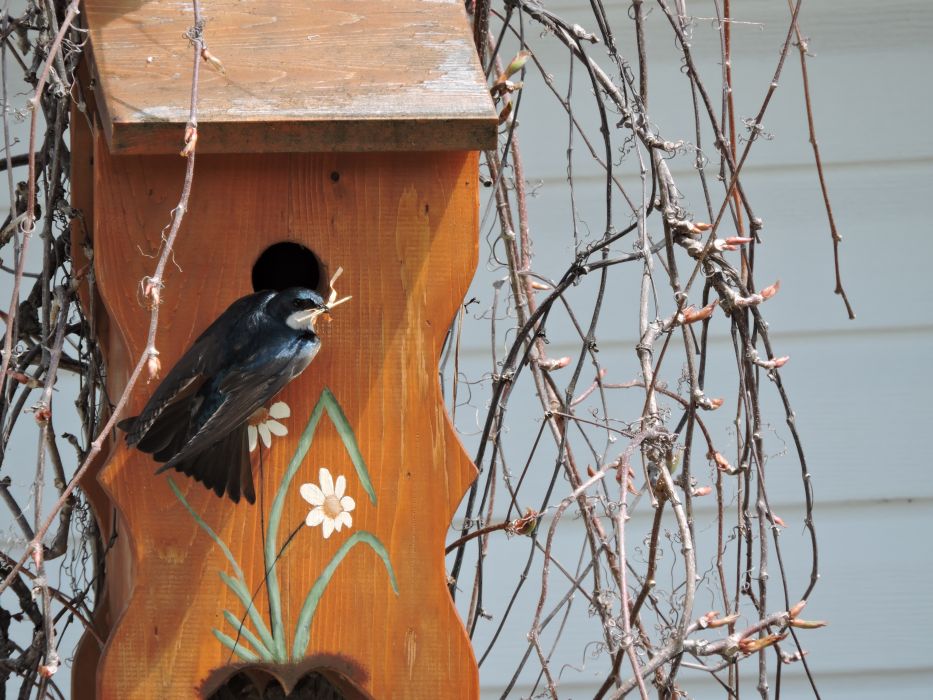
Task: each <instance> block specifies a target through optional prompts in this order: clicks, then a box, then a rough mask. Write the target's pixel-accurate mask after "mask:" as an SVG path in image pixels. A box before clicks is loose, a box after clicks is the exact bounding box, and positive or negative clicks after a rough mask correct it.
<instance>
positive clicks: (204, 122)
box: [84, 0, 497, 154]
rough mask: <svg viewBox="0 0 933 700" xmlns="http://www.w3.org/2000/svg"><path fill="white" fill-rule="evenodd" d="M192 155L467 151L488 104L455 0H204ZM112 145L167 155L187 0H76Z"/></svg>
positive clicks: (181, 102)
mask: <svg viewBox="0 0 933 700" xmlns="http://www.w3.org/2000/svg"><path fill="white" fill-rule="evenodd" d="M201 5H202V8H203V9H202V12H203V15H204V17H205V19H206V24H205V27H204V36H205V39H206V41H207V44H208V48H209V50H210V52H211V53H212V54H213V55H215V56H216V57H217V58H218V59H220V60H221V62H222V64H223V67H224V70H225V73H224V74H221V73H220V72H219V71H217V70H212V69H211V68H210V67H209V66H208V65H207V64H205V63H202V70H201V82H200V95H199V101H198V124H199V127H198V128H199V136H200V138H199V140H198V153H201V154H203V153H244V152H269V151H287V152H310V151H322V152H327V151H395V150H418V151H426V150H479V149H484V148H490V147H493V146H494V145H495V141H496V123H497V121H496V114H495V111H494V109H493V105H492V101H491V99H490V96H489V91H488V89H487V87H486V81H485V79H484V77H483V74H482V70H481V68H480V66H479V61H478V59H477V57H476V52H475V50H474V48H473V40H472V38H471V33H470V30H469V27H468V24H467V18H466V14H465V11H464V8H463V2H462V0H275V1H272V0H210V1H205V2H202V3H201ZM84 9H85V14H86V18H87V19H86V21H87V26H88V28H89V29H90V53H91V55H92V58H93V62H94V75H95V79H96V81H97V83H98V86H99V90H100V93H101V94H102V99H101V100H100V108H101V112H102V122H103V127H104V131H105V133H106V136H107V140H108V143H109V144H110V149H111V152H113V153H170V152H177V151H178V150H179V148H180V146H179V141H180V138H179V134H180V133H181V127H183V125H184V124H185V122H186V121H187V119H188V108H189V104H190V91H191V71H192V50H191V47H190V45H189V43H188V42H187V41H186V40H185V39H184V38H183V34H184V33H185V32H186V31H187V30H188V29H189V28H190V27H191V25H192V23H193V20H192V14H191V3H190V2H182V1H179V0H143V1H140V0H85V2H84Z"/></svg>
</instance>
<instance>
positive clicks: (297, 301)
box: [292, 299, 303, 309]
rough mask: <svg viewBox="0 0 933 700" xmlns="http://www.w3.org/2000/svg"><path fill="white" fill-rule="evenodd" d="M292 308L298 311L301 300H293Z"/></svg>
mask: <svg viewBox="0 0 933 700" xmlns="http://www.w3.org/2000/svg"><path fill="white" fill-rule="evenodd" d="M292 306H293V307H294V308H296V309H300V308H301V307H302V306H303V304H302V303H301V299H293V300H292Z"/></svg>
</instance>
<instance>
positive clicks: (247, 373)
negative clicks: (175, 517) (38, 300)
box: [119, 272, 346, 503]
mask: <svg viewBox="0 0 933 700" xmlns="http://www.w3.org/2000/svg"><path fill="white" fill-rule="evenodd" d="M338 274H339V272H338ZM336 277H337V275H334V279H336ZM331 285H332V288H333V280H331ZM335 298H336V292H332V293H331V296H330V299H329V300H328V302H325V301H324V299H323V298H322V297H321V296H320V295H319V294H318V293H317V292H314V291H312V290H310V289H304V288H302V287H291V288H289V289H285V290H283V291H278V292H276V291H265V292H258V293H256V294H250V295H249V296H245V297H243V298H241V299H237V300H236V301H235V302H233V303H232V304H231V305H230V308H228V309H227V310H226V311H224V312H223V313H222V314H221V315H220V317H219V318H218V319H217V320H216V321H214V322H213V323H212V324H211V325H210V326H209V327H208V329H207V330H206V331H204V332H203V333H202V334H201V335H200V337H198V339H197V340H195V341H194V344H193V345H192V346H191V347H190V348H189V349H188V351H187V352H185V354H184V355H182V357H181V359H180V360H179V361H178V363H177V364H176V365H175V366H174V367H173V368H172V371H171V372H169V373H168V376H166V377H165V379H164V380H163V381H162V383H161V384H160V385H159V387H158V388H157V389H156V390H155V392H154V393H153V394H152V397H151V398H150V399H149V402H148V403H147V404H146V407H145V408H144V409H143V410H142V413H140V414H139V415H138V416H135V417H133V418H127V419H126V420H124V421H122V422H121V423H119V427H120V429H121V430H124V431H126V443H127V445H129V446H130V447H134V446H135V447H136V449H138V450H140V451H142V452H147V453H149V454H151V455H152V457H153V459H155V460H156V461H157V462H164V464H163V466H162V467H161V468H159V469H158V470H157V471H156V473H157V474H158V473H161V472H164V471H166V470H168V469H175V470H176V471H179V472H181V473H183V474H187V475H188V476H191V477H193V478H195V479H197V480H198V481H200V482H201V483H203V484H204V485H205V486H206V487H207V488H209V489H213V491H214V493H216V494H217V495H218V496H223V495H224V493H226V494H227V496H229V497H230V499H231V500H232V501H233V502H234V503H239V502H240V496H241V495H242V496H243V497H244V498H246V500H247V501H249V502H250V503H255V501H256V492H255V490H254V489H253V475H252V469H251V466H250V457H249V448H248V445H247V431H246V428H247V424H248V420H249V418H250V416H251V415H252V414H253V413H254V412H255V411H256V409H258V408H260V407H261V406H263V404H265V403H266V402H267V401H269V399H271V398H272V397H273V396H275V395H276V394H277V393H278V392H279V391H280V390H281V389H282V388H283V387H284V386H285V385H286V384H288V383H289V382H290V381H291V380H292V379H294V378H295V377H297V376H298V375H299V374H301V373H302V372H303V371H304V369H305V368H306V367H307V366H308V364H310V362H311V360H313V359H314V356H315V355H316V354H317V352H318V350H319V349H320V347H321V340H320V338H318V336H317V334H316V333H315V327H314V325H315V323H316V321H317V320H318V319H319V318H320V317H321V316H322V315H324V314H328V313H329V312H330V309H331V308H332V307H333V306H336V304H337V303H341V302H343V301H345V300H346V299H341V300H340V302H336V303H335V302H334V299H335Z"/></svg>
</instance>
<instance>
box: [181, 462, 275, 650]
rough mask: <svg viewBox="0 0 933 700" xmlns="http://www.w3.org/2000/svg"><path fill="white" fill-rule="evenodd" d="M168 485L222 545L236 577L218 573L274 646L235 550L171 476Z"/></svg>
mask: <svg viewBox="0 0 933 700" xmlns="http://www.w3.org/2000/svg"><path fill="white" fill-rule="evenodd" d="M168 485H169V487H170V488H171V489H172V491H173V492H174V493H175V496H176V498H178V500H179V501H181V504H182V505H183V506H184V507H185V509H186V510H187V511H188V512H189V513H190V514H191V517H192V518H194V521H195V522H196V523H197V524H198V525H199V526H200V528H201V529H202V530H204V532H206V533H207V535H208V537H210V538H211V539H212V540H213V541H214V543H215V544H216V545H217V546H218V547H220V551H222V552H223V553H224V556H225V557H226V558H227V561H229V562H230V566H232V567H233V573H234V576H235V578H233V577H231V576H229V575H228V574H226V573H225V572H223V571H219V572H218V573H219V574H220V578H221V579H222V580H223V582H224V583H225V584H227V586H228V587H229V588H230V590H231V591H233V594H234V595H235V596H236V597H237V598H238V599H239V601H240V603H242V604H243V609H244V610H246V612H247V614H248V615H249V619H250V620H251V621H252V623H253V625H254V626H255V627H256V631H257V632H258V633H259V636H260V637H262V640H263V644H264V646H266V647H267V648H269V649H271V648H272V646H273V644H272V635H270V634H269V629H268V628H267V627H266V624H265V622H264V621H263V619H262V616H261V615H260V614H259V610H258V609H257V608H256V606H255V605H253V600H252V596H250V594H249V588H247V586H246V577H245V576H244V575H243V569H242V568H240V565H239V563H238V562H237V560H236V558H235V557H234V556H233V552H231V551H230V548H229V547H228V546H227V545H226V543H225V542H224V541H223V540H222V539H220V536H219V535H218V534H217V533H216V532H214V530H213V528H211V526H210V525H208V524H207V523H206V522H204V519H203V518H202V517H201V516H200V515H198V514H197V512H195V510H194V508H192V507H191V505H190V504H189V503H188V500H187V499H186V498H185V496H184V494H183V493H182V492H181V489H179V488H178V486H177V485H176V484H175V482H174V481H173V480H172V478H171V477H169V479H168ZM283 656H284V655H283Z"/></svg>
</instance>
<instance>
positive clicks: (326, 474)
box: [318, 467, 334, 496]
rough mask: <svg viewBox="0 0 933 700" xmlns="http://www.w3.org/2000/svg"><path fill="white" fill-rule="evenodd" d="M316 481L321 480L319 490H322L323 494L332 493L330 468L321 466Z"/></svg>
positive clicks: (332, 480)
mask: <svg viewBox="0 0 933 700" xmlns="http://www.w3.org/2000/svg"><path fill="white" fill-rule="evenodd" d="M318 481H320V482H321V491H323V492H324V495H325V496H332V495H333V494H334V477H332V476H331V475H330V470H329V469H328V468H327V467H321V471H320V472H318Z"/></svg>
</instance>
